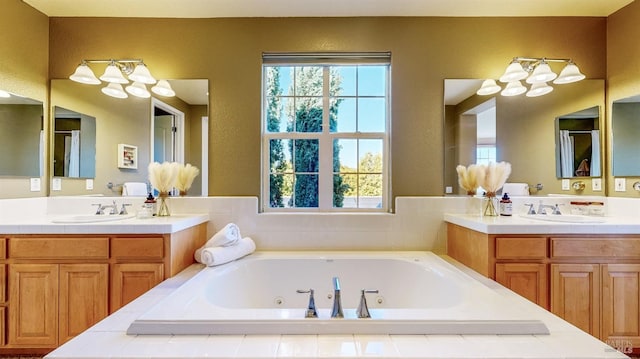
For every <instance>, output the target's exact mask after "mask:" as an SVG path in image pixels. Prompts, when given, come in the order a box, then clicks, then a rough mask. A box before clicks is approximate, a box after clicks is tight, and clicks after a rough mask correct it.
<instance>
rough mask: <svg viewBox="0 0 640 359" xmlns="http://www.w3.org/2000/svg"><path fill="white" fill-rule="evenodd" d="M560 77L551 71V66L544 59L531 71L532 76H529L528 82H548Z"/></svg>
mask: <svg viewBox="0 0 640 359" xmlns="http://www.w3.org/2000/svg"><path fill="white" fill-rule="evenodd" d="M556 77H558V75H557V74H556V73H555V72H553V71H551V67H550V66H549V64H548V63H546V62H544V61H542V62H541V63H540V64H538V66H536V68H535V69H534V70H533V73H531V76H529V77H528V78H527V83H528V84H537V83H540V82H548V81H551V80H553V79H555V78H556Z"/></svg>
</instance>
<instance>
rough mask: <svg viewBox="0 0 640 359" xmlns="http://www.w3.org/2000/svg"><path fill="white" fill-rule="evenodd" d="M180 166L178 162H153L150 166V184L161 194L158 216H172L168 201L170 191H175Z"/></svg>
mask: <svg viewBox="0 0 640 359" xmlns="http://www.w3.org/2000/svg"><path fill="white" fill-rule="evenodd" d="M179 168H180V164H179V163H177V162H163V163H162V164H160V163H158V162H152V163H150V164H149V168H148V169H149V182H151V185H152V186H153V187H154V188H155V189H157V190H158V192H160V195H159V197H160V205H159V206H158V216H170V215H171V213H170V212H169V207H168V206H167V202H166V199H167V197H168V196H169V191H171V190H172V189H173V187H174V186H175V183H176V178H177V177H178V171H179Z"/></svg>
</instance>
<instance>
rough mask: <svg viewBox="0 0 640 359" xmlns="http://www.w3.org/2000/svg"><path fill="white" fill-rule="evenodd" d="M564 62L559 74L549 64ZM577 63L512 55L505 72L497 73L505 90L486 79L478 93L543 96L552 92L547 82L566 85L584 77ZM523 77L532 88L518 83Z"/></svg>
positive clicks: (568, 60)
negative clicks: (504, 85) (499, 74)
mask: <svg viewBox="0 0 640 359" xmlns="http://www.w3.org/2000/svg"><path fill="white" fill-rule="evenodd" d="M555 62H560V63H566V65H565V67H564V68H563V69H562V71H561V72H560V75H558V74H556V73H555V72H553V70H552V69H551V66H550V65H549V63H555ZM584 78H585V76H584V75H583V74H582V73H581V72H580V69H579V68H578V66H577V65H576V64H575V63H574V62H573V60H571V59H554V58H546V57H540V58H539V57H514V58H513V60H512V61H511V63H510V64H509V66H507V69H506V70H505V71H504V74H502V76H500V79H499V80H500V82H504V83H506V84H507V85H506V87H505V88H504V90H503V89H502V88H501V87H500V86H499V85H498V84H497V83H496V81H495V80H493V79H488V80H485V81H484V82H483V83H482V86H481V87H480V89H479V90H478V91H477V92H476V94H478V95H492V94H495V93H498V92H500V94H501V95H503V96H517V95H520V94H523V93H525V92H526V93H527V96H528V97H536V96H542V95H546V94H548V93H550V92H551V91H553V87H552V86H551V85H549V84H548V82H550V81H553V83H554V84H568V83H572V82H577V81H580V80H582V79H584ZM522 80H525V82H526V83H527V84H530V85H531V87H530V88H529V89H528V90H527V88H526V87H525V86H524V85H523V84H522V83H521V82H520V81H522Z"/></svg>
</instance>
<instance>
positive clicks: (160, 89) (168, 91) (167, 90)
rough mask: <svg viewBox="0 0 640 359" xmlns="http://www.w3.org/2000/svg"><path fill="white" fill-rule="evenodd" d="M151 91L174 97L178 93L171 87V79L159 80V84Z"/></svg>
mask: <svg viewBox="0 0 640 359" xmlns="http://www.w3.org/2000/svg"><path fill="white" fill-rule="evenodd" d="M151 91H153V93H154V94H156V95H160V96H164V97H173V96H175V95H176V92H175V91H173V89H172V88H171V85H170V84H169V81H167V80H160V81H158V84H157V85H155V86H153V87H152V88H151Z"/></svg>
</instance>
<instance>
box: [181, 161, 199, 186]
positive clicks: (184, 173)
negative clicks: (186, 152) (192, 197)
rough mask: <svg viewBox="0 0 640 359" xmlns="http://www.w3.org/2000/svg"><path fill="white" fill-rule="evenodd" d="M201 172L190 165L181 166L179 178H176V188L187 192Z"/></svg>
mask: <svg viewBox="0 0 640 359" xmlns="http://www.w3.org/2000/svg"><path fill="white" fill-rule="evenodd" d="M199 173H200V170H199V169H198V167H195V166H192V165H191V164H190V163H187V164H186V165H181V166H180V167H179V168H178V177H177V178H176V188H177V189H178V190H179V191H180V192H181V193H183V192H187V191H188V190H189V188H191V185H192V184H193V180H194V179H195V178H196V177H197V176H198V174H199Z"/></svg>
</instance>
